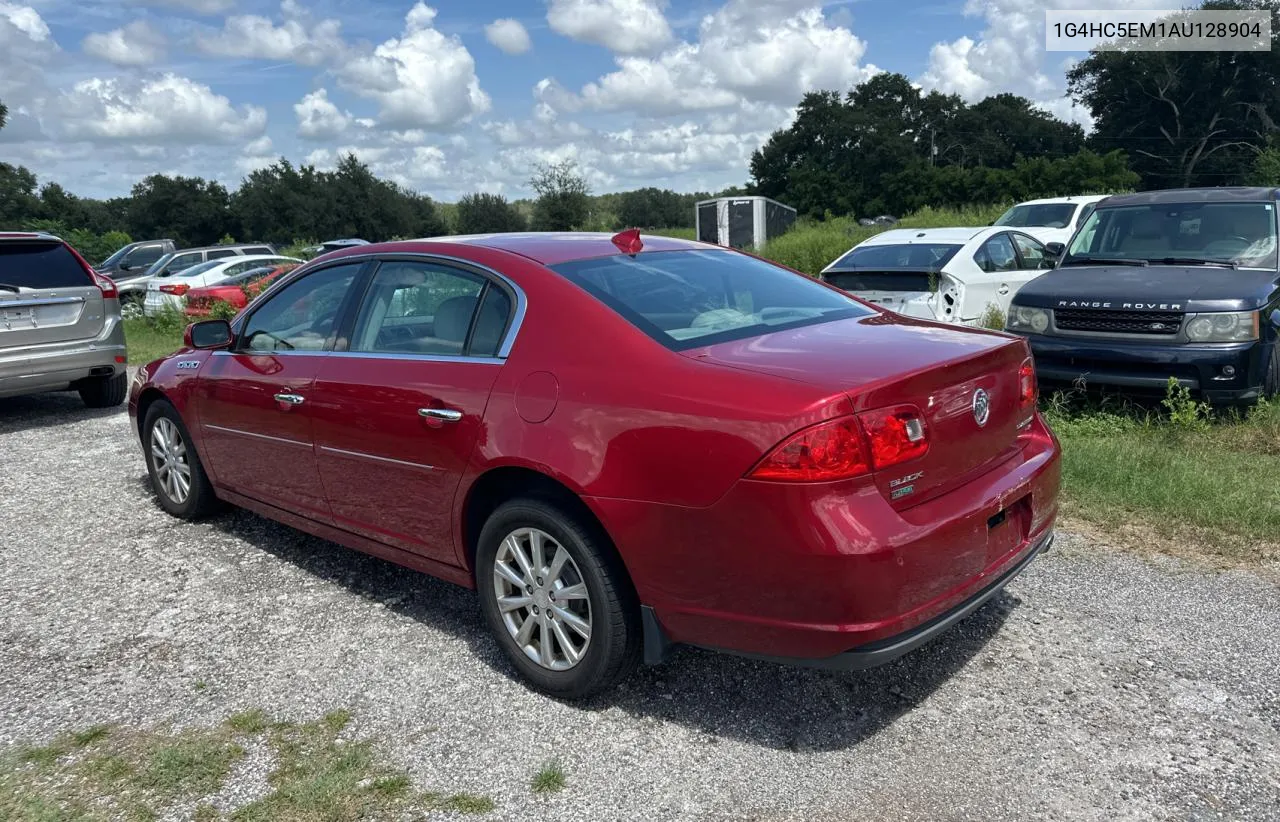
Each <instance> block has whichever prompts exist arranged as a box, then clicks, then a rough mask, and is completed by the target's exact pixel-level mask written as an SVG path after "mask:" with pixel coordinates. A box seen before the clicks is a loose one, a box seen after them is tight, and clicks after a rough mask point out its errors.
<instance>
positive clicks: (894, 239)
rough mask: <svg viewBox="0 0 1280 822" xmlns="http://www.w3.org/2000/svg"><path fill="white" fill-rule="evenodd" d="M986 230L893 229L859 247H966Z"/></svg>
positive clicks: (864, 241) (872, 237) (871, 237)
mask: <svg viewBox="0 0 1280 822" xmlns="http://www.w3.org/2000/svg"><path fill="white" fill-rule="evenodd" d="M997 228H1000V229H1001V230H1005V231H1007V230H1008V228H1007V227H1005V226H997ZM986 230H987V227H984V228H893V229H890V230H888V231H881V232H880V233H879V234H873V235H872V236H870V237H868V238H867V239H865V240H863V241H862V242H861V243H859V245H883V244H887V243H901V244H905V245H911V244H913V243H954V244H957V245H964V244H965V243H967V242H969V241H970V240H972V239H973V238H974V237H977V236H978V235H979V234H981V233H982V232H984V231H986Z"/></svg>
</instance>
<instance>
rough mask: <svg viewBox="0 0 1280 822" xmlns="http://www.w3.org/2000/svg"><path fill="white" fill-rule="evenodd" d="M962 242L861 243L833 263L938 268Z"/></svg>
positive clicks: (836, 266) (837, 266)
mask: <svg viewBox="0 0 1280 822" xmlns="http://www.w3.org/2000/svg"><path fill="white" fill-rule="evenodd" d="M960 249H961V246H959V245H952V244H949V243H894V244H892V245H891V244H888V243H884V244H877V245H860V246H858V247H857V248H855V249H853V250H852V251H850V252H848V253H847V254H845V255H844V256H843V257H841V258H840V259H838V260H836V261H835V262H834V263H832V264H831V265H830V266H829V267H828V268H829V270H831V271H846V270H850V269H855V268H856V269H863V270H865V269H876V270H878V271H893V270H913V271H919V270H922V269H923V270H929V271H935V270H937V269H939V268H942V266H944V265H946V264H947V263H948V262H950V260H951V258H952V257H954V256H955V255H956V252H957V251H959V250H960Z"/></svg>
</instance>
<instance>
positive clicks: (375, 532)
mask: <svg viewBox="0 0 1280 822" xmlns="http://www.w3.org/2000/svg"><path fill="white" fill-rule="evenodd" d="M129 412H130V414H131V415H132V416H133V418H134V420H135V422H136V424H137V431H138V434H139V437H140V438H141V442H142V447H143V451H144V453H145V456H146V460H147V467H148V470H149V472H150V476H151V482H152V484H153V486H154V487H155V491H156V494H157V497H158V501H159V504H160V505H161V506H162V507H164V508H165V509H166V510H167V511H169V512H170V513H172V514H174V515H176V516H179V517H184V518H196V517H200V516H202V515H205V514H208V513H210V512H211V511H213V510H215V508H216V507H217V505H218V503H219V502H229V503H233V504H235V505H239V506H243V507H245V508H248V509H250V510H253V511H256V512H258V513H260V514H262V515H264V516H267V517H271V518H273V519H277V520H280V521H281V522H285V523H287V524H289V525H292V526H294V527H297V528H299V529H302V530H304V531H307V532H310V533H312V534H316V535H318V536H321V537H325V538H327V539H331V540H334V541H336V542H339V543H341V544H343V545H346V546H349V547H351V548H356V549H359V550H361V551H366V552H368V553H371V554H374V555H376V556H379V557H383V558H386V559H389V560H391V561H393V562H397V563H401V564H403V565H406V566H409V567H411V568H415V569H418V570H421V571H425V572H426V573H429V574H432V575H434V576H437V577H441V578H443V579H446V580H449V581H452V582H455V583H457V584H459V585H464V586H467V587H475V588H476V589H478V591H479V600H480V607H481V609H482V611H483V614H484V618H485V619H486V621H487V622H488V624H489V627H490V628H491V629H492V631H493V633H494V635H495V636H496V638H497V641H498V643H499V644H500V645H501V647H502V648H503V650H504V651H505V652H506V654H507V656H508V657H509V658H510V659H511V661H512V663H513V664H514V666H515V667H516V668H517V669H518V670H519V672H520V673H521V674H522V675H523V676H524V677H525V678H526V679H527V680H528V681H529V682H530V683H532V684H533V685H534V686H536V687H537V688H540V689H542V690H544V691H546V692H548V693H551V694H554V695H557V696H561V697H568V698H574V697H582V696H586V695H588V694H591V693H595V692H598V691H600V690H602V689H604V688H607V687H608V686H610V685H612V684H613V683H616V682H617V681H618V680H619V679H621V678H622V677H624V676H625V675H626V674H627V672H628V671H629V670H630V669H631V668H632V666H633V665H635V664H636V663H637V662H639V661H640V660H641V659H642V658H643V659H644V660H645V661H647V662H658V661H661V660H662V659H663V658H664V656H665V654H666V652H667V650H668V649H669V648H670V647H671V646H672V645H673V644H677V643H687V644H690V645H696V646H701V647H705V648H714V649H720V650H724V651H730V652H733V653H738V654H744V655H748V656H753V657H761V658H768V659H774V660H778V661H784V662H790V663H794V664H802V665H811V666H821V667H829V668H838V669H854V668H865V667H869V666H873V665H878V664H880V663H883V662H886V661H888V660H891V659H894V658H895V657H898V656H900V655H902V654H904V653H906V652H907V651H909V650H911V649H912V648H915V647H917V646H919V645H920V644H922V643H924V642H926V641H928V640H930V639H931V638H933V637H935V636H937V635H938V634H940V633H942V632H943V631H944V630H945V629H947V628H948V627H949V626H951V625H952V624H954V623H955V622H957V621H958V620H960V619H961V618H963V617H964V616H965V615H967V614H968V613H969V612H971V611H972V610H974V609H975V608H977V607H978V606H979V605H981V604H982V603H983V602H985V601H986V600H987V599H989V598H990V597H991V596H993V595H994V594H995V593H997V592H998V591H999V590H1000V589H1001V588H1002V587H1003V586H1004V585H1005V584H1006V583H1007V582H1008V581H1009V580H1010V579H1011V578H1012V577H1013V576H1014V575H1016V574H1017V573H1018V572H1019V571H1021V570H1022V569H1023V568H1024V567H1025V566H1026V565H1027V563H1028V562H1030V560H1031V559H1032V558H1033V557H1034V556H1035V555H1036V554H1037V552H1039V551H1041V550H1042V549H1044V548H1046V547H1047V546H1048V545H1049V543H1050V541H1051V540H1052V524H1053V521H1054V517H1055V514H1056V512H1057V493H1058V481H1059V447H1058V443H1057V440H1056V439H1055V438H1054V436H1053V434H1052V433H1051V432H1050V430H1049V429H1048V427H1047V426H1046V425H1045V422H1044V420H1043V419H1041V417H1040V415H1039V413H1038V412H1037V410H1036V386H1035V376H1034V371H1033V369H1032V367H1031V360H1030V357H1029V353H1028V350H1027V346H1026V343H1025V342H1024V341H1022V340H1021V339H1016V338H1013V337H1010V336H1007V335H1004V334H998V333H991V332H986V331H980V330H975V329H969V328H960V327H955V326H943V325H940V324H937V323H933V322H927V321H923V320H916V319H910V318H906V317H902V316H898V315H894V314H891V313H887V312H885V311H883V310H880V309H878V308H876V307H873V306H870V305H868V304H866V303H862V302H859V301H858V300H857V299H855V298H853V297H851V296H849V295H847V294H845V293H843V292H841V291H838V290H836V289H834V288H831V287H828V286H826V285H823V284H822V283H819V282H817V281H815V280H813V279H811V278H809V277H806V276H803V275H801V274H797V273H795V272H792V271H789V270H786V269H783V268H780V267H778V266H776V265H773V264H772V263H768V262H765V261H763V260H760V259H757V258H755V257H753V256H750V255H747V254H743V253H740V252H737V251H732V250H728V249H724V248H719V247H715V246H708V245H702V244H698V243H693V242H688V241H684V240H677V239H668V238H663V237H648V236H645V237H640V236H639V234H638V233H636V232H634V231H632V232H624V233H622V234H619V235H616V236H614V237H610V236H609V235H598V234H523V235H521V234H504V235H494V236H481V237H457V238H446V239H438V240H429V241H413V242H397V243H384V244H380V245H368V246H362V247H358V248H352V249H349V250H344V251H338V252H334V253H331V254H327V255H325V256H323V257H321V258H319V259H317V260H314V261H313V262H311V263H309V264H307V265H305V266H303V267H301V268H300V269H298V270H297V271H294V272H292V273H290V274H288V275H286V276H284V277H282V278H280V279H279V280H278V281H277V282H275V283H273V284H272V286H271V287H270V288H269V289H268V290H266V291H265V292H264V293H263V294H262V295H261V296H260V298H259V299H257V300H255V301H254V302H253V303H252V304H251V305H250V306H249V307H248V308H247V309H246V310H245V311H244V312H242V313H241V314H240V315H239V316H238V317H236V319H235V320H234V321H233V322H231V323H227V322H225V321H222V320H208V321H204V322H199V323H195V324H193V325H192V326H190V327H189V328H188V329H187V340H186V347H184V348H183V349H182V350H180V351H178V352H177V353H175V354H172V355H170V356H168V357H165V358H163V359H160V360H157V361H155V362H153V363H150V364H149V365H147V366H145V367H144V368H142V369H141V371H140V372H139V373H138V375H137V378H136V379H135V381H134V382H133V384H132V388H131V391H130V394H129Z"/></svg>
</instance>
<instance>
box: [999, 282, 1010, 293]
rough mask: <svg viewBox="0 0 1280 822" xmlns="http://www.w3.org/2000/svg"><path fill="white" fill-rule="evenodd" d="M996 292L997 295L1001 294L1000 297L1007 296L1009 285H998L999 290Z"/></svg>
mask: <svg viewBox="0 0 1280 822" xmlns="http://www.w3.org/2000/svg"><path fill="white" fill-rule="evenodd" d="M997 291H998V293H999V294H1001V295H1004V294H1008V293H1009V284H1008V283H1000V288H999V289H997Z"/></svg>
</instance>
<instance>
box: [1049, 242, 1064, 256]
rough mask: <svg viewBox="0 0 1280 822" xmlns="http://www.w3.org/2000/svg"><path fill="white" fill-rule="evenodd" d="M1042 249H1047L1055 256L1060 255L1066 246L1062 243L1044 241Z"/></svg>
mask: <svg viewBox="0 0 1280 822" xmlns="http://www.w3.org/2000/svg"><path fill="white" fill-rule="evenodd" d="M1044 250H1045V251H1048V252H1049V255H1050V256H1052V257H1054V258H1057V257H1061V256H1062V252H1064V251H1066V250H1067V247H1066V245H1064V244H1062V243H1046V244H1045V247H1044Z"/></svg>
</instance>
